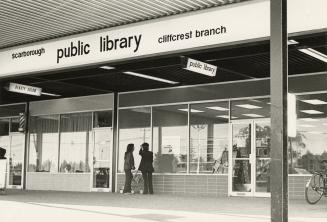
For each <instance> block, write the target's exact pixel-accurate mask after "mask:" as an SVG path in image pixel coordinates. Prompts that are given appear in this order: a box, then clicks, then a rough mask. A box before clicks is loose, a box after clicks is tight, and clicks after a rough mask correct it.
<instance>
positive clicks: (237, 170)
mask: <svg viewBox="0 0 327 222" xmlns="http://www.w3.org/2000/svg"><path fill="white" fill-rule="evenodd" d="M233 191H237V192H251V164H250V162H249V160H238V159H235V160H234V161H233Z"/></svg>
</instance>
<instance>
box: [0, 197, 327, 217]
mask: <svg viewBox="0 0 327 222" xmlns="http://www.w3.org/2000/svg"><path fill="white" fill-rule="evenodd" d="M0 212H1V219H0V221H1V222H22V221H24V222H32V221H33V222H38V221H40V222H41V221H42V222H44V221H49V222H52V221H56V222H57V221H78V222H83V221H100V220H101V221H126V222H133V221H135V222H138V221H154V222H155V221H159V222H193V221H200V222H201V221H203V222H204V221H232V222H233V221H242V222H266V221H270V199H268V198H244V197H232V198H225V197H221V198H213V197H200V196H176V195H164V194H160V195H158V194H157V195H137V194H136V195H122V194H112V193H73V192H52V191H9V192H8V194H7V195H6V196H0ZM289 215H290V220H289V221H292V222H306V221H310V222H323V221H324V222H326V221H327V201H326V200H322V201H321V202H320V203H319V204H317V205H313V206H312V205H308V204H306V202H305V201H304V200H297V201H291V202H290V210H289Z"/></svg>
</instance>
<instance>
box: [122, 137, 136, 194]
mask: <svg viewBox="0 0 327 222" xmlns="http://www.w3.org/2000/svg"><path fill="white" fill-rule="evenodd" d="M133 151H134V144H133V143H130V144H128V145H127V149H126V152H125V156H124V171H125V186H124V190H123V193H124V194H130V193H131V192H132V188H131V184H132V178H133V174H132V170H135V166H134V156H133Z"/></svg>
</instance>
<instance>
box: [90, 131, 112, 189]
mask: <svg viewBox="0 0 327 222" xmlns="http://www.w3.org/2000/svg"><path fill="white" fill-rule="evenodd" d="M93 142H94V144H93V152H92V155H93V167H92V191H103V192H109V191H111V186H110V184H111V179H112V169H111V165H112V128H111V127H108V128H99V129H93Z"/></svg>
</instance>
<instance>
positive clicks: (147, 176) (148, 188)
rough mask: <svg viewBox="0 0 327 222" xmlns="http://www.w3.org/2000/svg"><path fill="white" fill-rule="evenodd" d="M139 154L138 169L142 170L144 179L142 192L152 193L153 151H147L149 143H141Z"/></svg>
mask: <svg viewBox="0 0 327 222" xmlns="http://www.w3.org/2000/svg"><path fill="white" fill-rule="evenodd" d="M139 154H140V155H141V156H142V159H141V163H140V166H139V170H140V171H141V172H142V176H143V180H144V192H143V194H148V193H149V194H153V186H152V173H153V171H154V169H153V166H152V162H153V153H152V152H151V151H149V144H148V143H143V144H142V145H141V149H140V152H139Z"/></svg>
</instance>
